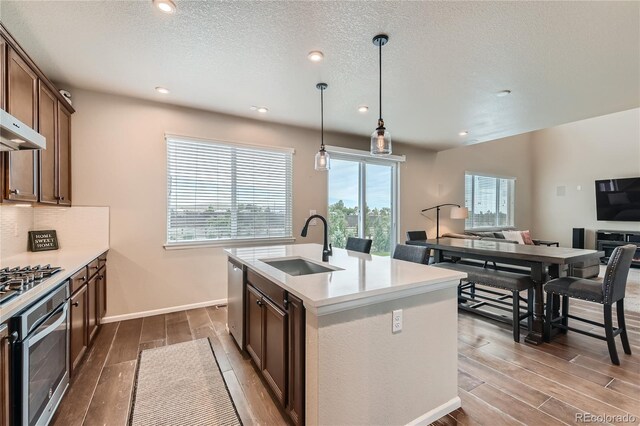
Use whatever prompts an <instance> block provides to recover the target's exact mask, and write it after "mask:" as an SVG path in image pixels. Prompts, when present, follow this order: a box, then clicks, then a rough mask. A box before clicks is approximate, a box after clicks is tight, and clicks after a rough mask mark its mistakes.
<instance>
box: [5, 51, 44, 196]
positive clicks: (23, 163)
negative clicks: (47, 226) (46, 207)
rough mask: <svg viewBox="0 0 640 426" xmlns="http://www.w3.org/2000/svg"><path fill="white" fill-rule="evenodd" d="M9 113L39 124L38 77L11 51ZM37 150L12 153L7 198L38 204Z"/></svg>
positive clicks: (6, 165) (7, 179)
mask: <svg viewBox="0 0 640 426" xmlns="http://www.w3.org/2000/svg"><path fill="white" fill-rule="evenodd" d="M7 83H8V84H7V107H8V108H7V112H9V114H11V115H13V116H14V117H16V118H17V119H18V120H20V121H22V122H23V123H25V124H26V125H28V126H30V127H32V128H33V129H36V130H37V129H38V127H37V125H38V123H37V120H36V117H37V114H38V109H37V104H38V77H37V76H36V74H35V73H34V72H33V70H32V69H31V68H29V66H28V65H27V64H26V62H24V61H23V60H22V58H20V56H18V54H17V53H16V52H15V51H14V50H13V49H11V48H8V52H7ZM36 152H37V151H35V150H28V151H11V152H9V153H8V154H7V163H6V164H5V167H6V170H5V178H6V181H5V194H4V195H5V198H7V199H9V200H18V201H37V198H38V197H37V183H36V168H37V163H36V160H37V154H36Z"/></svg>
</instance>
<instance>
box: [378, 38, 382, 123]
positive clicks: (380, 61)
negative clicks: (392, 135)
mask: <svg viewBox="0 0 640 426" xmlns="http://www.w3.org/2000/svg"><path fill="white" fill-rule="evenodd" d="M378 46H379V47H380V56H379V63H380V67H379V68H380V86H379V88H380V92H379V99H378V101H379V105H380V120H382V40H378Z"/></svg>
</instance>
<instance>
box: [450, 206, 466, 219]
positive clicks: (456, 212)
mask: <svg viewBox="0 0 640 426" xmlns="http://www.w3.org/2000/svg"><path fill="white" fill-rule="evenodd" d="M468 217H469V209H467V208H466V207H453V208H452V209H451V219H466V218H468Z"/></svg>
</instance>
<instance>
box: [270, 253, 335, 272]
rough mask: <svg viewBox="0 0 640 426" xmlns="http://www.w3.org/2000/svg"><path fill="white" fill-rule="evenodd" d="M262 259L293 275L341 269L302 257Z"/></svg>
mask: <svg viewBox="0 0 640 426" xmlns="http://www.w3.org/2000/svg"><path fill="white" fill-rule="evenodd" d="M261 261H262V262H264V263H266V264H267V265H269V266H273V267H274V268H276V269H279V270H281V271H282V272H284V273H286V274H289V275H293V276H298V275H311V274H321V273H323V272H333V271H339V270H341V269H340V268H335V267H327V266H324V265H319V264H317V263H314V262H310V261H308V260H306V259H303V258H301V257H296V258H288V259H261Z"/></svg>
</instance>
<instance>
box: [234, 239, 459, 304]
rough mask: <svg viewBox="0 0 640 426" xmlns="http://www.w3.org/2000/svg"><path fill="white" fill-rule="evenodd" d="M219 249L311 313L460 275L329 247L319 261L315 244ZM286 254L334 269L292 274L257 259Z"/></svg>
mask: <svg viewBox="0 0 640 426" xmlns="http://www.w3.org/2000/svg"><path fill="white" fill-rule="evenodd" d="M225 251H226V252H227V254H228V255H229V256H230V257H231V258H233V259H235V260H236V261H238V262H240V263H242V264H244V265H246V266H247V267H249V268H251V269H252V270H254V271H255V272H257V273H258V274H260V275H262V276H264V277H265V278H267V279H269V280H271V281H273V282H275V283H276V284H278V285H280V286H281V287H282V288H284V289H285V290H287V291H289V292H291V293H292V294H294V295H296V296H297V297H299V298H300V299H302V300H303V301H304V304H305V307H306V308H307V310H310V311H311V312H314V313H315V314H317V315H322V314H328V313H332V312H337V311H342V310H346V309H351V308H353V307H357V306H364V305H369V304H372V303H378V302H382V301H385V300H393V299H399V298H402V297H409V296H411V295H414V294H420V293H427V292H430V291H436V290H440V289H443V288H449V287H455V286H457V285H458V282H459V280H460V279H461V278H465V277H466V274H464V273H460V272H456V271H450V270H447V269H444V268H436V267H433V266H427V265H423V264H418V263H411V262H405V261H401V260H395V259H392V258H390V257H382V256H375V255H368V254H363V253H358V252H354V251H347V250H344V249H337V248H334V249H333V256H331V257H329V262H322V245H320V244H296V245H283V246H268V247H243V248H232V249H226V250H225ZM291 257H293V258H295V257H301V258H305V259H306V260H309V261H312V262H314V263H317V264H320V265H324V266H327V267H330V268H339V270H335V271H331V272H324V273H317V274H311V275H303V276H292V275H289V274H287V273H285V272H282V271H280V270H279V269H276V268H274V267H272V266H270V265H268V264H266V263H264V262H263V261H262V260H267V259H269V260H273V259H274V258H283V259H286V258H291Z"/></svg>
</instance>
